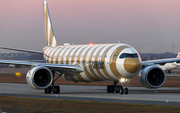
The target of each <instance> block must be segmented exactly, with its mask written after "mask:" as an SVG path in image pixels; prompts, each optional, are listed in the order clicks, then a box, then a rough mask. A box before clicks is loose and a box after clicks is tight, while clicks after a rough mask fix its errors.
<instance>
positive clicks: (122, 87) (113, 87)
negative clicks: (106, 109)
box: [107, 81, 128, 94]
mask: <svg viewBox="0 0 180 113" xmlns="http://www.w3.org/2000/svg"><path fill="white" fill-rule="evenodd" d="M117 83H118V81H114V84H113V85H108V86H107V93H114V91H116V93H120V94H128V88H126V87H125V84H123V85H117Z"/></svg>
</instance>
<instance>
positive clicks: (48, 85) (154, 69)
mask: <svg viewBox="0 0 180 113" xmlns="http://www.w3.org/2000/svg"><path fill="white" fill-rule="evenodd" d="M43 7H44V18H45V34H46V41H47V46H46V47H44V48H43V52H38V51H31V50H23V49H16V48H7V47H1V49H9V50H16V51H24V52H33V53H38V54H43V56H44V59H45V62H46V63H37V62H23V61H10V60H0V63H2V64H13V65H16V66H21V65H25V66H28V67H29V69H30V70H29V71H28V73H27V75H26V80H27V83H28V84H29V85H30V86H31V87H32V88H34V89H44V92H45V93H51V92H53V93H60V87H59V86H56V85H54V81H56V80H57V79H58V77H60V76H62V77H63V78H64V79H66V80H68V81H75V82H92V81H105V80H111V81H114V84H113V85H108V86H107V93H114V91H115V92H116V93H120V94H123V93H125V94H128V88H127V86H126V85H127V83H128V82H129V81H130V79H131V78H133V77H134V76H136V75H138V74H139V73H140V74H139V78H140V82H141V83H142V85H143V86H145V87H147V88H159V87H161V86H162V85H163V84H164V82H165V79H166V76H165V73H164V71H163V69H161V68H160V67H158V66H156V65H155V64H165V63H168V62H178V61H180V58H173V59H162V60H154V61H146V62H142V61H141V57H140V55H139V53H138V52H137V51H136V50H135V49H134V48H133V47H132V46H130V45H127V44H121V43H118V44H92V45H89V44H87V45H67V44H66V45H61V46H58V44H57V42H56V39H55V36H54V32H53V28H52V23H51V20H50V15H49V11H48V6H47V2H46V1H44V2H43ZM55 75H58V77H57V78H55ZM119 82H120V83H121V85H117V83H119Z"/></svg>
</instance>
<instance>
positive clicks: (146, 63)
mask: <svg viewBox="0 0 180 113" xmlns="http://www.w3.org/2000/svg"><path fill="white" fill-rule="evenodd" d="M173 62H177V63H180V58H168V59H159V60H149V61H142V63H141V64H142V66H144V67H146V66H149V65H154V64H160V65H164V64H166V63H173Z"/></svg>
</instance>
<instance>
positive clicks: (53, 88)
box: [44, 71, 62, 94]
mask: <svg viewBox="0 0 180 113" xmlns="http://www.w3.org/2000/svg"><path fill="white" fill-rule="evenodd" d="M52 74H53V81H52V84H51V85H50V86H49V87H48V88H46V89H44V93H45V94H50V93H51V92H53V93H60V87H59V86H58V85H54V82H55V81H56V80H57V79H58V78H59V77H60V76H62V74H60V73H59V72H56V71H53V72H52ZM55 74H56V75H58V77H57V78H56V79H54V78H55V77H54V76H55Z"/></svg>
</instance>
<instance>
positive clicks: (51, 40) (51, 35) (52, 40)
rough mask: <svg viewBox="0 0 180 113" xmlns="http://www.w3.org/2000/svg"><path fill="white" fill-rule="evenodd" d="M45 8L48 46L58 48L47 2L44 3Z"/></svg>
mask: <svg viewBox="0 0 180 113" xmlns="http://www.w3.org/2000/svg"><path fill="white" fill-rule="evenodd" d="M43 8H44V20H45V35H46V42H47V46H58V44H57V42H56V39H55V36H54V31H53V27H52V23H51V18H50V14H49V10H48V5H47V1H43Z"/></svg>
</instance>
